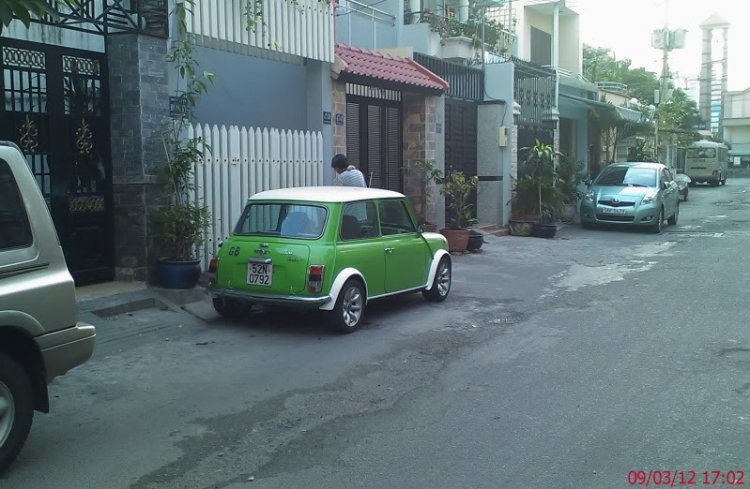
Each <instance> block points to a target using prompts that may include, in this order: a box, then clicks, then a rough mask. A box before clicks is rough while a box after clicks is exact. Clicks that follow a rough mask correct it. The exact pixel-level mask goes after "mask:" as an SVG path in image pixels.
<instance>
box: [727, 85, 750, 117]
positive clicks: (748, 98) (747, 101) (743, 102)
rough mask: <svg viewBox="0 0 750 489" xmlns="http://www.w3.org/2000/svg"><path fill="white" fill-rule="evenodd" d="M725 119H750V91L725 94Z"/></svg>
mask: <svg viewBox="0 0 750 489" xmlns="http://www.w3.org/2000/svg"><path fill="white" fill-rule="evenodd" d="M724 97H725V106H724V118H725V119H732V118H740V117H750V90H749V91H745V92H727V93H725V94H724Z"/></svg>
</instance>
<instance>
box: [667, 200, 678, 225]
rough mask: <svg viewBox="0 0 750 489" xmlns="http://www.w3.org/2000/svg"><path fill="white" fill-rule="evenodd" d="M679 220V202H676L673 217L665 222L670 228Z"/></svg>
mask: <svg viewBox="0 0 750 489" xmlns="http://www.w3.org/2000/svg"><path fill="white" fill-rule="evenodd" d="M679 218H680V201H679V200H678V201H677V209H675V211H674V215H673V216H672V217H670V218H669V220H668V221H667V222H669V225H670V226H674V225H675V224H677V220H678V219H679Z"/></svg>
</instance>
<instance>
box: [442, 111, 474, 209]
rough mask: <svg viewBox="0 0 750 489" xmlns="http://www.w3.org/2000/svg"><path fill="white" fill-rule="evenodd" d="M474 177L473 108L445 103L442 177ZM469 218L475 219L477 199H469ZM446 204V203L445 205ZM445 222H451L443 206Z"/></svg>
mask: <svg viewBox="0 0 750 489" xmlns="http://www.w3.org/2000/svg"><path fill="white" fill-rule="evenodd" d="M457 172H461V173H463V174H464V175H465V176H466V177H473V176H476V175H477V104H476V103H474V102H464V101H462V100H456V99H450V98H446V99H445V174H446V175H450V174H451V173H457ZM470 203H471V205H472V207H471V215H472V217H477V195H476V192H473V194H472V196H471V197H470ZM446 204H447V202H446ZM445 217H446V220H448V221H450V220H451V219H452V217H453V216H452V214H451V212H450V209H448V207H447V206H446V210H445Z"/></svg>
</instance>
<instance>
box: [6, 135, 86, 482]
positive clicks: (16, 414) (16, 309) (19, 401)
mask: <svg viewBox="0 0 750 489" xmlns="http://www.w3.org/2000/svg"><path fill="white" fill-rule="evenodd" d="M95 336H96V330H95V328H94V327H93V326H91V325H89V324H83V323H77V322H76V294H75V286H74V284H73V278H72V277H71V275H70V273H69V272H68V267H67V265H66V264H65V257H64V256H63V251H62V248H61V247H60V242H59V240H58V238H57V233H56V231H55V227H54V224H53V223H52V218H51V216H50V213H49V210H48V209H47V204H46V203H45V201H44V198H43V197H42V194H41V192H40V191H39V187H38V186H37V183H36V181H35V180H34V176H33V175H32V173H31V172H30V171H29V167H28V166H27V164H26V159H25V158H24V156H23V155H22V154H21V152H20V151H19V149H18V148H17V147H16V146H15V145H13V144H12V143H4V142H0V473H1V472H3V470H5V469H6V468H7V467H8V466H9V465H10V464H11V462H13V460H14V459H15V458H16V456H17V455H18V453H19V452H20V451H21V447H23V444H24V442H25V441H26V437H27V436H28V434H29V430H30V428H31V421H32V418H33V416H34V411H41V412H45V413H46V412H49V397H48V394H47V384H48V383H49V382H50V381H51V380H52V379H53V378H55V377H56V376H58V375H62V374H64V373H65V372H67V371H68V370H70V369H71V368H73V367H75V366H77V365H80V364H82V363H83V362H85V361H86V360H88V359H89V357H91V354H92V352H93V350H94V338H95Z"/></svg>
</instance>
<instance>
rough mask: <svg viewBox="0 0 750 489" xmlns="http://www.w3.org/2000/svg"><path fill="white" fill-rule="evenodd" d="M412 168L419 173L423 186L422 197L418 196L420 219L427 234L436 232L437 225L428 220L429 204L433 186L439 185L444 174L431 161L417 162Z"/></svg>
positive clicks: (412, 164) (411, 165)
mask: <svg viewBox="0 0 750 489" xmlns="http://www.w3.org/2000/svg"><path fill="white" fill-rule="evenodd" d="M410 168H411V170H412V171H413V172H416V173H418V174H419V175H418V178H419V179H420V185H421V187H422V188H421V195H419V196H418V200H419V202H418V203H419V207H420V208H419V212H418V214H419V218H420V222H421V224H422V227H423V229H424V230H425V231H427V232H436V231H437V224H435V223H432V222H430V221H429V220H428V219H427V208H428V205H429V203H430V202H431V201H432V184H433V183H437V184H439V183H440V181H441V180H442V178H443V172H441V171H440V170H438V169H436V168H435V163H434V162H433V161H431V160H425V161H415V162H413V163H411V164H410Z"/></svg>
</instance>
